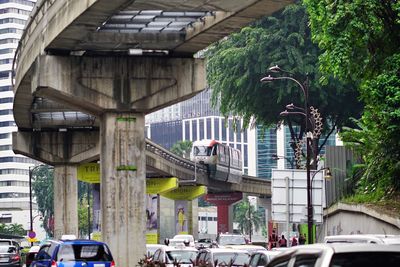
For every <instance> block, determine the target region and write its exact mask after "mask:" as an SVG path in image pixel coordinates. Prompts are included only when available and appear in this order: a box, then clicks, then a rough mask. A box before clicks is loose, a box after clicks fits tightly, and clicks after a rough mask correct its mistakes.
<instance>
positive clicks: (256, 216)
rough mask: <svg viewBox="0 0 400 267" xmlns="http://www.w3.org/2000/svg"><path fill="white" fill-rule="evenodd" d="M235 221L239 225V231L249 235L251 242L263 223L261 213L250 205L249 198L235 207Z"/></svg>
mask: <svg viewBox="0 0 400 267" xmlns="http://www.w3.org/2000/svg"><path fill="white" fill-rule="evenodd" d="M234 221H235V222H237V223H238V224H239V230H240V232H242V233H245V234H247V235H249V237H250V241H251V236H252V234H253V232H254V231H258V230H259V229H260V228H261V226H262V223H263V220H262V215H261V213H260V212H259V211H258V210H256V208H255V207H254V206H253V205H251V204H250V201H249V199H248V198H245V199H244V200H242V201H241V202H240V203H238V204H237V205H235V210H234Z"/></svg>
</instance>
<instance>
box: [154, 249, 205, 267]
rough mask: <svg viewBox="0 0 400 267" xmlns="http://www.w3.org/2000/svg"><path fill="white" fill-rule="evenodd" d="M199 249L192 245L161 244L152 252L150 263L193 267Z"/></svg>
mask: <svg viewBox="0 0 400 267" xmlns="http://www.w3.org/2000/svg"><path fill="white" fill-rule="evenodd" d="M198 253H199V251H198V250H197V249H196V248H194V247H188V246H177V247H173V246H165V245H162V247H160V248H159V249H157V250H156V252H154V254H153V257H152V263H153V264H155V265H157V266H163V267H174V266H177V265H179V266H180V267H193V263H194V262H195V260H196V257H197V254H198Z"/></svg>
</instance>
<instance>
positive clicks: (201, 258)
mask: <svg viewBox="0 0 400 267" xmlns="http://www.w3.org/2000/svg"><path fill="white" fill-rule="evenodd" d="M249 259H250V254H249V253H248V252H247V251H245V250H239V249H231V248H207V249H202V250H200V252H199V255H198V256H197V259H196V266H207V267H217V266H245V265H248V264H249Z"/></svg>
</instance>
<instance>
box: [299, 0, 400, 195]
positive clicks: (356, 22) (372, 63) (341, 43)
mask: <svg viewBox="0 0 400 267" xmlns="http://www.w3.org/2000/svg"><path fill="white" fill-rule="evenodd" d="M304 2H305V3H306V6H307V10H308V12H309V14H310V21H311V28H312V33H313V39H314V40H315V42H317V43H318V45H319V47H320V48H321V49H323V51H324V52H323V53H322V54H321V55H320V58H319V60H320V63H321V70H322V71H323V73H324V74H325V75H331V74H334V75H335V76H337V77H339V78H340V79H342V80H343V81H357V82H358V84H359V91H360V94H361V99H362V101H363V102H364V103H365V110H364V113H363V115H362V118H361V119H360V120H358V121H357V127H355V128H354V129H350V130H348V131H346V132H345V133H343V134H342V136H343V139H344V141H345V142H346V143H347V145H351V146H352V147H353V148H354V149H355V150H356V151H358V152H359V154H360V155H361V156H362V158H363V160H364V168H363V170H364V174H363V175H362V176H361V179H360V180H359V181H358V192H360V193H363V194H364V193H369V194H368V195H369V197H372V198H371V199H375V200H380V199H383V198H391V197H392V195H393V193H394V192H396V191H397V192H398V191H399V190H400V164H399V162H400V153H399V151H400V142H399V137H400V106H399V103H400V89H399V88H400V77H399V73H400V46H399V43H400V2H399V1H375V0H364V1H350V2H348V1H319V0H305V1H304Z"/></svg>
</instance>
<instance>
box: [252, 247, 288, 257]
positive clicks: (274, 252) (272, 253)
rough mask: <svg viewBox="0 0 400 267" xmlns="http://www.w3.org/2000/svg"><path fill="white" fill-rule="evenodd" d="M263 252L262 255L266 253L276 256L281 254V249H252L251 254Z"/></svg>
mask: <svg viewBox="0 0 400 267" xmlns="http://www.w3.org/2000/svg"><path fill="white" fill-rule="evenodd" d="M256 253H257V254H264V255H267V256H270V255H272V256H276V255H279V254H281V253H282V250H266V249H265V250H256V251H252V253H251V255H253V254H256Z"/></svg>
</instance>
